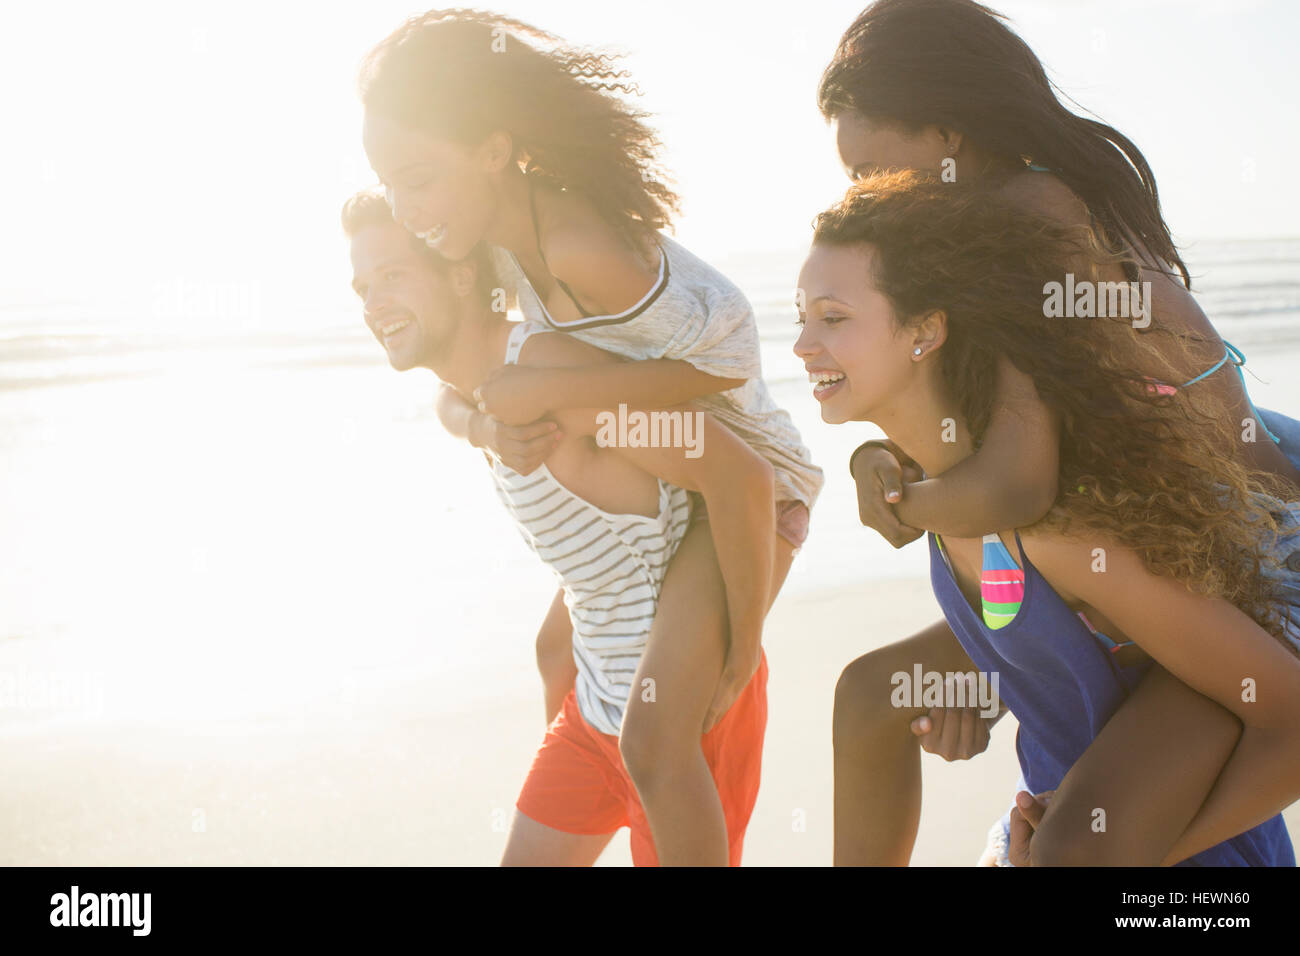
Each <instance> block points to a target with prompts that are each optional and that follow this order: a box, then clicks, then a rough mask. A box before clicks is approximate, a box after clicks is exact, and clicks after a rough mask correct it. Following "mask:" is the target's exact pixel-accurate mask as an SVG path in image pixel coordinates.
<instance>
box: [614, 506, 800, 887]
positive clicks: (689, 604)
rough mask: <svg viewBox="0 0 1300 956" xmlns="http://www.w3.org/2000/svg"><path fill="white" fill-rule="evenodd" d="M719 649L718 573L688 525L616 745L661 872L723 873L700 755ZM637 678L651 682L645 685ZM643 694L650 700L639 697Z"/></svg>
mask: <svg viewBox="0 0 1300 956" xmlns="http://www.w3.org/2000/svg"><path fill="white" fill-rule="evenodd" d="M775 548H776V551H775V567H774V568H773V572H774V573H773V584H772V591H771V594H770V596H769V601H768V606H769V607H771V602H772V601H773V600H775V598H776V594H777V592H778V591H779V590H780V587H781V585H782V583H784V581H785V577H786V575H787V574H788V573H789V571H790V563H791V560H792V558H793V553H794V549H793V548H792V546H791V545H790V544H789V542H787V541H786V540H785V539H784V538H781V537H779V536H778V537H777V539H776V543H775ZM727 641H728V630H727V599H726V592H725V589H724V586H723V581H722V572H721V571H720V570H719V569H718V560H717V554H716V552H715V551H714V547H713V538H712V535H711V533H710V529H709V525H708V523H707V522H701V523H696V524H695V525H693V526H692V527H691V529H690V530H689V531H688V532H687V534H686V536H685V538H683V539H682V542H681V544H680V545H679V546H678V548H677V553H676V554H675V555H674V556H673V560H672V563H671V564H670V565H669V567H668V571H667V573H666V575H665V577H664V586H663V589H662V591H661V593H660V598H659V607H658V611H657V613H656V615H655V621H654V625H653V627H652V628H651V631H650V637H649V639H648V641H647V644H646V651H645V654H644V656H643V657H642V659H641V666H640V667H639V668H638V670H637V673H636V677H635V679H634V681H633V684H632V695H631V698H630V700H629V702H628V707H627V711H626V714H625V715H624V718H623V729H622V734H621V736H620V738H619V749H620V750H621V751H622V755H623V763H624V765H625V766H626V767H627V771H628V775H629V776H630V777H631V778H632V781H633V783H634V784H635V785H636V788H637V794H638V796H639V797H640V798H641V805H642V806H643V807H644V808H645V813H646V819H647V820H648V822H649V824H650V832H651V835H652V836H653V838H654V842H655V852H656V854H657V855H658V857H659V862H660V864H661V865H664V866H702V865H716V866H726V865H727V860H728V852H727V844H728V841H727V827H726V821H725V818H724V816H723V811H722V802H721V800H720V799H719V798H718V790H717V786H716V785H715V784H714V781H713V775H712V773H711V772H710V770H709V766H708V763H707V762H706V761H705V759H704V752H703V750H702V749H701V747H700V740H701V737H702V736H703V726H704V719H705V716H706V714H707V711H708V707H709V704H710V703H711V702H712V700H713V694H714V692H715V690H716V689H717V685H718V681H719V680H720V679H721V676H722V665H723V661H724V659H725V657H726V651H727ZM647 680H650V681H653V684H652V685H648V686H647V685H646V684H645V683H644V682H645V681H647ZM650 687H652V688H653V699H647V697H650V696H651V695H650V694H649V693H648V690H649V688H650Z"/></svg>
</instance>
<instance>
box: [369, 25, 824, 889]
mask: <svg viewBox="0 0 1300 956" xmlns="http://www.w3.org/2000/svg"><path fill="white" fill-rule="evenodd" d="M360 86H361V99H362V102H363V105H364V108H365V122H364V129H363V141H364V145H365V148H366V154H367V156H368V158H369V159H370V164H371V166H372V168H373V169H374V170H375V172H376V173H377V174H378V175H379V177H380V180H381V182H383V183H384V185H385V187H386V189H387V195H388V200H389V202H390V204H391V205H392V208H393V212H394V215H395V217H396V218H397V220H398V221H399V222H400V223H401V224H402V225H404V226H406V227H407V228H408V229H410V230H411V232H413V233H414V234H416V235H417V236H419V237H421V238H423V239H424V240H425V241H426V242H427V243H428V244H429V246H430V247H431V248H433V249H435V250H436V251H438V252H439V253H441V254H442V255H444V256H445V257H447V258H449V259H452V260H458V259H461V258H463V257H464V256H466V255H468V254H469V253H470V251H471V250H472V249H473V248H475V247H476V246H477V245H478V244H479V243H480V242H486V243H489V244H491V245H492V246H494V247H496V249H497V251H498V253H499V255H498V256H497V262H496V265H497V268H498V271H499V273H500V275H501V276H502V278H503V279H504V282H503V285H504V286H506V287H513V288H514V291H515V292H516V293H517V295H518V301H519V304H520V308H521V310H522V311H523V313H524V315H525V317H526V318H528V319H530V320H533V321H536V322H539V323H542V324H543V325H544V326H545V327H546V328H548V329H550V330H552V331H557V332H564V333H566V334H568V335H571V336H573V337H574V338H577V339H580V340H582V341H584V342H587V343H589V344H591V345H594V346H597V347H599V348H602V349H607V350H608V351H610V352H613V353H615V354H617V355H619V356H620V357H622V358H623V359H625V360H627V361H624V362H622V363H620V364H618V365H617V366H609V365H583V364H581V363H570V367H567V368H551V369H536V368H519V367H512V368H509V369H503V370H501V371H500V372H498V374H496V375H494V376H493V377H492V378H490V379H488V380H487V381H485V382H484V383H483V384H482V385H481V386H480V388H479V390H478V393H477V398H478V400H479V405H480V408H479V409H478V410H476V409H475V408H474V407H473V406H471V405H468V404H466V403H465V402H464V401H463V400H462V399H460V398H457V397H456V396H455V394H454V393H452V392H450V391H446V390H444V392H443V395H442V398H441V399H440V404H439V414H440V417H441V418H442V420H443V422H444V423H445V424H446V425H447V427H448V428H449V430H451V431H452V432H453V433H454V434H457V435H460V436H462V437H466V438H468V439H469V440H470V441H471V442H472V443H474V444H476V445H478V446H480V447H485V448H489V449H491V450H492V451H493V453H494V454H496V455H497V456H498V457H499V458H500V459H501V460H502V461H503V462H504V463H506V464H507V465H509V466H510V467H511V469H512V470H514V471H515V472H517V473H518V474H521V475H527V474H529V473H531V472H532V471H533V470H534V469H536V468H538V467H539V465H540V463H541V461H542V459H543V458H545V457H546V454H547V453H549V452H550V451H551V450H553V448H554V447H555V444H556V438H557V436H558V434H559V432H557V431H554V425H553V422H550V421H543V420H542V419H543V417H544V416H548V413H550V414H552V415H553V414H554V413H556V412H557V411H561V410H564V409H568V408H591V407H595V408H603V409H608V410H614V409H617V408H618V407H619V406H620V405H623V404H626V405H628V406H631V407H662V406H672V405H677V404H680V403H682V402H687V401H695V402H698V403H699V405H700V407H701V408H703V409H704V410H706V411H708V412H709V413H710V414H711V415H712V416H713V417H714V418H716V419H717V420H718V421H720V422H721V423H723V424H724V425H725V426H726V427H727V428H729V429H731V430H732V431H733V432H734V433H735V434H736V435H737V436H739V437H740V438H741V439H742V440H743V441H744V442H746V443H747V444H748V445H749V446H750V447H752V448H753V449H754V450H755V451H757V452H758V453H759V454H760V455H761V456H762V457H763V458H764V459H765V460H767V461H768V463H769V464H771V466H772V468H773V470H774V473H775V491H774V501H773V510H774V516H775V530H774V532H773V533H772V535H771V538H772V541H771V548H770V554H769V553H768V551H767V550H766V549H764V555H765V556H766V557H767V558H769V559H770V560H769V561H768V564H767V567H768V570H767V571H766V572H765V573H762V574H759V575H757V577H756V579H755V580H753V581H741V580H735V579H734V578H733V577H731V576H728V575H725V574H724V575H721V576H720V575H719V567H718V556H717V552H718V551H719V550H720V548H718V547H715V542H714V536H713V534H712V533H711V532H710V527H709V525H708V523H707V522H706V521H705V520H704V519H705V515H706V509H705V508H703V507H702V505H703V502H701V501H700V500H699V499H698V497H697V498H694V499H693V505H694V507H693V508H692V525H691V527H690V529H689V530H688V531H687V533H686V536H685V538H684V539H683V540H682V543H681V545H680V547H678V548H677V550H676V552H675V554H674V557H673V559H672V564H671V567H670V569H669V573H668V574H667V576H666V578H665V581H664V586H663V587H664V591H663V597H662V600H661V602H660V608H659V611H658V613H657V615H656V618H655V622H654V633H653V634H652V635H651V637H650V645H651V647H654V646H656V645H658V644H660V643H663V644H665V645H666V646H676V647H678V648H680V649H681V651H682V653H683V654H689V653H690V652H691V649H692V648H694V647H696V646H698V645H700V644H712V643H713V642H718V643H720V644H721V645H722V646H723V647H725V648H726V655H725V659H724V663H723V666H722V669H721V671H720V673H719V674H718V675H717V681H716V687H715V691H714V693H713V695H712V698H711V700H708V701H704V702H703V703H702V708H701V709H702V712H701V713H700V714H696V712H695V708H694V706H688V707H664V706H651V705H648V704H644V703H641V702H639V701H638V700H637V699H636V698H635V697H634V698H633V699H632V700H631V701H630V702H629V706H628V708H627V713H626V716H625V718H624V722H623V726H622V734H621V736H620V747H621V748H622V751H623V753H624V756H626V757H628V758H629V759H628V765H629V768H630V770H631V773H632V776H633V779H634V780H635V781H636V783H637V787H638V790H639V791H640V793H641V797H642V800H643V802H644V804H645V807H646V812H647V813H648V814H649V816H650V818H651V821H652V822H654V823H655V834H656V844H657V845H658V850H659V856H660V858H661V859H663V860H665V861H669V862H673V863H679V862H680V863H704V862H714V863H718V864H722V863H725V862H726V849H727V839H726V837H727V834H726V833H725V832H723V831H722V828H721V821H722V813H721V810H720V807H719V804H718V798H717V794H716V793H710V787H711V786H712V782H711V781H710V780H709V777H708V773H707V770H706V767H705V764H704V762H703V760H702V759H701V757H700V749H699V745H700V740H699V737H700V732H701V730H703V729H707V728H708V727H710V726H712V725H713V724H715V723H716V722H717V721H718V720H719V719H720V718H721V717H722V715H723V714H725V713H726V712H727V710H728V708H729V707H730V705H731V703H732V702H733V701H734V700H736V698H737V697H738V695H739V694H740V693H741V691H742V690H743V689H744V688H745V687H747V686H748V685H749V684H750V682H751V681H752V679H753V678H754V675H755V674H756V673H757V671H758V668H759V664H760V660H761V657H762V651H761V646H760V639H761V632H762V625H763V620H764V617H765V615H766V613H767V610H768V607H769V606H770V603H771V600H772V598H773V596H774V595H775V594H776V593H777V591H778V590H779V589H780V587H781V584H782V582H783V581H784V579H785V577H786V574H787V573H788V571H789V568H790V564H791V561H792V560H793V556H794V553H795V551H796V549H798V548H799V547H800V546H801V545H802V543H803V541H804V538H805V536H806V534H807V528H808V519H809V510H810V508H811V507H812V505H813V503H814V501H815V500H816V498H817V495H818V493H819V492H820V490H821V486H822V482H823V477H822V473H821V469H819V468H818V467H817V466H816V465H814V464H813V462H812V459H811V456H810V455H809V453H808V450H807V449H806V448H805V447H804V445H803V443H802V440H801V439H800V437H799V433H798V431H797V429H795V427H794V424H793V422H792V421H791V419H790V416H789V415H788V414H787V413H786V412H785V411H784V410H782V409H780V408H778V407H777V406H776V404H775V403H774V402H773V401H772V398H771V395H770V394H769V393H768V391H767V388H766V386H765V385H764V384H763V381H762V370H761V367H760V361H759V345H758V328H757V324H756V322H755V320H754V314H753V310H752V309H751V308H750V306H749V303H748V302H747V301H746V300H745V297H744V295H743V294H742V293H741V292H740V290H739V289H737V288H736V286H735V285H734V284H733V283H731V282H730V281H729V280H727V278H726V277H725V276H723V275H721V274H720V273H719V272H718V271H717V270H716V269H713V268H712V267H711V266H709V265H708V264H707V263H705V262H703V261H702V260H700V259H699V258H698V257H696V256H694V255H692V254H691V252H690V251H689V250H687V249H685V248H683V247H682V246H681V245H680V244H679V243H677V242H676V241H674V240H673V239H672V238H670V237H669V236H666V235H664V234H663V233H662V232H661V231H660V230H661V229H662V228H663V227H665V226H666V225H667V224H668V223H669V221H670V219H671V215H672V213H673V212H674V210H675V208H676V204H677V197H676V195H675V194H674V193H673V192H672V190H671V189H669V187H668V186H667V185H666V184H665V183H664V182H663V179H664V177H663V176H662V174H661V172H660V170H659V169H658V167H657V161H656V155H655V154H656V152H657V146H658V143H657V140H656V137H655V135H654V133H653V132H652V131H651V130H650V129H649V127H648V126H647V125H646V124H645V123H644V121H643V116H642V114H641V113H639V112H638V111H636V110H633V109H632V108H630V107H629V106H628V105H627V104H626V103H624V102H623V101H622V100H621V99H620V98H618V97H617V96H615V95H614V94H615V93H617V92H631V91H632V90H633V89H634V88H633V87H631V86H630V85H629V84H628V83H627V81H626V73H624V72H622V71H620V70H618V69H616V68H615V67H614V66H613V65H612V62H611V58H610V57H607V56H605V55H601V54H597V53H592V52H588V51H580V50H573V49H569V48H566V47H565V46H563V45H562V44H561V43H559V42H558V41H557V40H556V38H555V37H552V36H550V35H549V34H546V33H543V32H542V31H540V30H537V29H535V28H533V27H531V26H529V25H528V24H525V23H521V22H519V21H517V20H513V19H509V18H506V17H499V16H496V15H493V14H488V13H479V12H474V11H464V10H452V11H437V10H435V11H431V12H429V13H426V14H424V15H422V16H418V17H413V18H412V19H410V20H408V21H407V22H406V23H405V24H403V25H402V26H401V27H400V28H398V29H397V30H396V31H394V33H393V34H392V35H390V36H389V37H388V38H387V39H385V40H384V41H383V42H381V43H380V44H379V45H378V46H377V47H376V48H375V49H374V50H373V51H371V53H370V54H369V55H368V56H367V57H366V60H365V62H364V63H363V65H362V70H361V83H360ZM503 291H504V290H503ZM706 454H707V453H706ZM572 630H573V625H572V624H571V622H570V615H569V612H568V608H567V607H566V604H565V600H564V596H563V595H562V594H560V593H557V595H556V598H555V600H554V602H553V603H552V607H551V611H550V613H549V614H548V616H547V618H546V621H545V623H544V624H543V627H542V630H541V632H540V634H539V636H538V659H539V663H540V664H541V665H542V672H543V681H544V683H545V684H546V689H547V716H548V718H550V717H553V716H554V715H555V713H556V711H557V709H558V707H559V705H560V701H561V700H562V698H563V697H564V695H565V693H566V692H567V691H568V690H569V688H570V687H571V686H572V685H573V680H574V674H575V671H574V663H573V657H572V653H571V651H570V650H569V649H570V646H571V636H572ZM660 689H661V695H662V691H663V689H664V688H663V686H662V683H661V685H660ZM697 718H698V719H697Z"/></svg>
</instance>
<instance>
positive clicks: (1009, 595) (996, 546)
mask: <svg viewBox="0 0 1300 956" xmlns="http://www.w3.org/2000/svg"><path fill="white" fill-rule="evenodd" d="M935 541H936V543H937V544H938V546H939V551H940V553H942V554H943V555H944V557H945V559H946V558H947V552H946V551H944V547H943V539H942V538H938V537H936V539H935ZM980 541H981V542H982V544H983V568H982V570H981V572H980V605H981V609H982V610H983V616H984V626H985V627H987V628H988V629H989V630H991V631H996V630H999V629H1001V628H1004V627H1006V626H1007V625H1008V624H1010V623H1011V622H1012V621H1014V620H1015V619H1016V616H1017V615H1018V614H1019V613H1020V606H1021V604H1023V603H1024V600H1025V572H1024V571H1023V570H1021V567H1020V565H1018V564H1017V563H1016V560H1015V558H1013V557H1012V556H1011V552H1010V551H1008V550H1007V546H1006V545H1005V544H1003V543H1002V539H1001V538H1000V537H999V536H998V535H996V534H986V535H984V537H983V538H981V539H980ZM1075 613H1076V614H1077V615H1078V616H1079V620H1081V621H1083V623H1084V625H1085V626H1086V627H1087V628H1088V630H1089V631H1091V632H1092V636H1093V637H1095V638H1096V639H1097V640H1098V641H1100V642H1101V643H1102V644H1103V645H1104V646H1105V647H1106V648H1107V649H1108V650H1109V651H1110V652H1111V653H1112V654H1113V653H1115V652H1116V651H1118V650H1119V649H1120V648H1121V647H1128V646H1129V645H1130V644H1132V643H1133V642H1132V641H1123V642H1116V641H1114V640H1111V638H1109V637H1107V636H1106V635H1105V634H1103V633H1102V632H1101V631H1099V630H1097V629H1096V628H1095V627H1093V626H1092V622H1091V621H1089V620H1088V618H1087V617H1086V616H1085V615H1084V613H1083V612H1082V611H1076V612H1075Z"/></svg>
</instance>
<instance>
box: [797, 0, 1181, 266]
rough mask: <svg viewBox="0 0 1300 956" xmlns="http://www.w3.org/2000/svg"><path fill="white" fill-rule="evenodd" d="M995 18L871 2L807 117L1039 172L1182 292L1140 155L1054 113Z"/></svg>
mask: <svg viewBox="0 0 1300 956" xmlns="http://www.w3.org/2000/svg"><path fill="white" fill-rule="evenodd" d="M1005 19H1006V18H1005V17H1004V16H1002V14H1000V13H997V12H995V11H993V10H990V9H989V8H988V7H984V6H981V5H980V4H978V3H974V2H973V0H876V2H875V3H873V4H871V6H869V7H867V8H866V9H865V10H863V11H862V13H860V14H859V15H858V18H857V19H856V20H854V21H853V23H852V25H851V26H850V27H849V28H848V30H846V31H845V33H844V36H843V37H842V38H841V39H840V43H839V46H838V47H837V48H836V50H835V56H834V58H833V59H832V60H831V63H830V65H829V66H827V67H826V69H825V71H824V72H823V73H822V78H821V83H820V85H819V86H818V90H817V107H818V109H820V110H821V112H822V115H823V116H825V117H826V118H827V119H828V120H829V119H831V118H833V117H834V116H835V115H836V114H838V113H840V112H843V111H845V110H855V111H857V112H859V113H861V114H862V115H864V116H866V117H868V118H870V119H875V120H886V121H889V122H893V123H898V124H901V125H902V126H904V127H905V128H908V129H913V130H915V129H919V128H921V127H923V126H928V125H936V126H947V127H951V128H952V129H954V130H958V131H960V132H961V133H962V134H964V135H965V136H968V137H970V138H971V139H972V140H973V141H974V142H975V143H976V144H977V145H979V146H980V147H981V148H982V149H984V150H986V151H987V152H989V153H990V154H992V155H993V156H994V157H995V158H998V159H1000V160H1002V161H1004V162H1007V163H1012V164H1014V163H1023V162H1026V161H1028V162H1033V163H1036V164H1040V165H1043V166H1046V167H1048V168H1049V169H1051V170H1052V171H1054V172H1055V173H1056V175H1058V176H1059V177H1060V178H1061V179H1062V180H1063V181H1064V182H1065V183H1066V184H1067V185H1068V186H1069V187H1070V188H1071V189H1072V190H1074V192H1075V194H1076V195H1078V196H1079V198H1080V199H1082V200H1083V201H1084V203H1085V204H1086V205H1087V206H1088V209H1089V210H1090V212H1091V213H1092V216H1093V220H1094V222H1095V223H1096V224H1097V225H1098V226H1099V227H1100V229H1101V231H1102V233H1103V234H1104V236H1105V238H1106V239H1107V240H1109V241H1110V242H1112V243H1119V242H1123V243H1136V244H1138V245H1139V246H1140V247H1141V248H1142V249H1143V250H1144V251H1145V252H1146V253H1147V254H1149V255H1151V256H1155V257H1158V258H1160V259H1163V260H1164V261H1165V262H1166V263H1168V264H1170V265H1171V266H1174V267H1175V268H1177V270H1178V272H1179V273H1180V274H1181V275H1182V279H1183V283H1184V284H1185V285H1186V286H1187V288H1189V289H1190V288H1191V277H1190V276H1189V275H1188V272H1187V266H1186V265H1185V264H1184V263H1183V260H1182V257H1181V256H1180V255H1179V254H1178V251H1177V249H1175V248H1174V241H1173V237H1172V236H1171V235H1170V233H1169V227H1168V226H1167V225H1166V224H1165V221H1164V218H1163V217H1162V215H1161V213H1160V198H1159V195H1158V193H1157V192H1156V179H1155V175H1154V174H1153V173H1152V172H1151V167H1150V166H1149V165H1148V164H1147V161H1146V158H1145V157H1144V156H1143V155H1142V152H1141V150H1139V149H1138V148H1137V147H1136V146H1135V145H1133V142H1132V141H1131V140H1130V139H1129V138H1128V137H1127V136H1125V135H1124V134H1122V133H1120V132H1119V131H1118V130H1116V129H1115V128H1114V127H1111V126H1107V125H1106V124H1105V123H1103V122H1101V121H1100V120H1095V119H1088V118H1087V117H1083V116H1078V115H1076V114H1074V113H1072V112H1070V110H1068V109H1066V107H1065V106H1064V105H1063V104H1062V103H1061V101H1060V100H1059V99H1058V98H1057V91H1056V87H1055V86H1054V84H1053V83H1052V82H1051V80H1049V79H1048V77H1047V73H1046V72H1045V71H1044V69H1043V64H1042V63H1040V62H1039V60H1038V57H1037V56H1035V55H1034V52H1033V51H1032V50H1031V49H1029V46H1028V45H1027V44H1026V43H1025V41H1024V40H1022V39H1020V37H1019V36H1017V35H1016V34H1015V33H1014V32H1013V31H1012V30H1011V28H1010V27H1009V26H1007V24H1006V23H1005V22H1004V21H1005Z"/></svg>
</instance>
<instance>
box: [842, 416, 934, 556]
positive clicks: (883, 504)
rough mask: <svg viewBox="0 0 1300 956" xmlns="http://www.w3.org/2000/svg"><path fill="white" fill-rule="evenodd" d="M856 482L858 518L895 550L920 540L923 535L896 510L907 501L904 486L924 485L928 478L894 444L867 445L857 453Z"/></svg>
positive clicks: (852, 463) (855, 454)
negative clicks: (922, 482)
mask: <svg viewBox="0 0 1300 956" xmlns="http://www.w3.org/2000/svg"><path fill="white" fill-rule="evenodd" d="M851 465H852V471H853V480H854V481H855V482H857V485H858V518H859V519H860V520H861V521H862V523H863V524H864V525H866V526H867V527H868V528H871V529H873V530H875V531H877V532H879V533H880V535H881V536H882V537H883V538H884V539H885V540H886V541H888V542H889V543H890V544H892V545H893V546H894V547H895V548H901V547H902V546H903V545H905V544H908V543H909V542H912V541H915V540H916V539H917V538H919V537H920V536H921V535H922V534H924V532H923V531H920V530H918V529H916V528H909V527H908V526H907V525H905V524H902V523H901V522H900V521H899V520H898V516H897V515H896V514H894V508H893V506H894V505H895V504H897V503H898V502H900V501H902V500H903V483H904V482H912V481H921V480H922V479H923V478H924V477H925V475H924V473H923V472H922V471H921V469H920V467H918V466H917V464H916V462H914V461H912V460H911V459H910V458H908V457H907V456H906V455H904V454H903V452H902V451H901V450H900V449H899V448H898V446H897V445H895V444H894V443H893V442H890V441H882V442H880V443H878V444H871V445H867V446H866V447H865V448H861V449H859V450H858V451H857V452H855V453H854V456H853V459H852V462H851Z"/></svg>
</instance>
